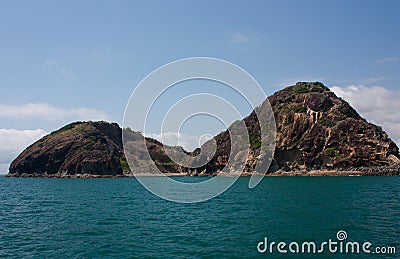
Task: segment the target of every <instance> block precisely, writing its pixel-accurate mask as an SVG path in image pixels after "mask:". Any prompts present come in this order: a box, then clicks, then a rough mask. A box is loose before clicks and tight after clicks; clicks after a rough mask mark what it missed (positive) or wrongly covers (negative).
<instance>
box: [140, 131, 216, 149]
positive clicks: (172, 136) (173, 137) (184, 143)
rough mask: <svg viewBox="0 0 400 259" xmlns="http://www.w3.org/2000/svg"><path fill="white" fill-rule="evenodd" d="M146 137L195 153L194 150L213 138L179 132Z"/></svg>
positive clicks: (150, 134) (154, 134)
mask: <svg viewBox="0 0 400 259" xmlns="http://www.w3.org/2000/svg"><path fill="white" fill-rule="evenodd" d="M144 135H145V136H146V137H150V138H154V139H156V140H158V141H160V142H162V143H163V144H165V145H169V146H181V147H183V148H184V149H185V150H186V151H193V150H194V149H196V148H198V147H200V146H201V145H203V144H204V143H205V142H206V141H207V140H209V139H211V138H212V137H211V136H209V135H203V136H192V135H188V134H182V133H178V132H164V133H162V134H161V133H159V134H157V133H146V134H144Z"/></svg>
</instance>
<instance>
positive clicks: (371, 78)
mask: <svg viewBox="0 0 400 259" xmlns="http://www.w3.org/2000/svg"><path fill="white" fill-rule="evenodd" d="M384 80H386V77H383V76H377V77H369V78H367V79H365V83H367V84H371V83H376V82H381V81H384Z"/></svg>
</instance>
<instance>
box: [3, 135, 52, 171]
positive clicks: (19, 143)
mask: <svg viewBox="0 0 400 259" xmlns="http://www.w3.org/2000/svg"><path fill="white" fill-rule="evenodd" d="M45 135H47V132H46V131H44V130H42V129H36V130H16V129H0V174H5V173H7V171H8V167H9V165H10V163H11V161H12V160H13V159H15V158H16V157H17V156H18V155H19V154H20V153H21V152H22V151H23V150H24V149H25V148H26V147H28V146H29V145H31V144H32V143H34V142H35V141H37V140H38V139H40V138H42V137H43V136H45Z"/></svg>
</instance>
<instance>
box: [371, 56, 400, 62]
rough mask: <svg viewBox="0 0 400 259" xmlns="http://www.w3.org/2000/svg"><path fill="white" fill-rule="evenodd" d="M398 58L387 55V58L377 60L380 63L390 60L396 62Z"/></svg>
mask: <svg viewBox="0 0 400 259" xmlns="http://www.w3.org/2000/svg"><path fill="white" fill-rule="evenodd" d="M398 60H399V58H398V57H385V58H381V59H377V60H376V62H378V63H388V62H396V61H398Z"/></svg>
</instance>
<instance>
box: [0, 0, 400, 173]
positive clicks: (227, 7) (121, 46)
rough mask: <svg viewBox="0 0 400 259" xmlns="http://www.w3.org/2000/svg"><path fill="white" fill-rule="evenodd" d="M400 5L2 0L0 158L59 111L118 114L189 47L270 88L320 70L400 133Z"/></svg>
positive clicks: (75, 115)
mask: <svg viewBox="0 0 400 259" xmlns="http://www.w3.org/2000/svg"><path fill="white" fill-rule="evenodd" d="M399 10H400V2H399V1H365V0H363V1H18V0H17V1H1V2H0V39H1V40H0V42H1V43H0V89H1V95H0V117H1V118H0V145H3V147H4V146H13V145H14V144H15V143H19V144H15V147H14V149H13V151H10V149H11V147H10V148H9V149H5V148H3V150H0V157H1V156H2V157H3V159H1V161H0V164H3V167H4V168H5V166H6V165H7V163H8V162H7V161H9V160H10V159H12V158H13V157H15V155H16V154H17V153H18V152H19V151H20V149H21V148H22V147H23V146H24V145H27V144H29V143H31V142H32V141H33V140H34V139H36V138H38V136H41V135H42V134H44V133H45V132H50V131H52V130H55V129H57V128H58V127H60V126H62V125H63V124H65V123H67V122H70V121H74V120H78V119H79V120H82V119H106V120H110V121H117V122H121V121H122V116H123V111H124V108H125V105H126V102H127V101H128V98H129V96H130V94H131V92H132V90H133V89H134V88H135V86H136V85H137V84H138V83H139V82H140V81H141V80H142V79H143V78H144V77H145V76H146V75H147V74H149V73H150V72H151V71H153V70H154V69H156V68H158V67H159V66H161V65H164V64H166V63H168V62H171V61H174V60H177V59H182V58H188V57H193V56H208V57H216V58H220V59H225V60H227V61H230V62H233V63H235V64H237V65H239V66H241V67H242V68H244V69H246V70H247V71H248V72H249V73H250V74H251V75H252V76H254V78H256V80H257V81H258V82H259V83H260V84H261V86H262V87H263V88H264V89H265V91H266V92H267V94H268V95H269V94H272V93H273V91H275V90H278V89H280V88H282V87H283V86H285V85H289V84H292V83H294V82H296V81H305V80H318V81H321V82H323V83H324V84H326V85H327V86H329V87H334V88H333V89H335V92H336V93H337V94H339V95H341V96H343V97H344V98H346V99H347V100H349V101H350V103H351V104H353V105H354V106H356V108H357V109H358V110H359V111H360V113H361V114H362V115H363V116H366V117H367V119H368V120H370V121H372V122H376V123H380V124H382V125H383V126H384V129H385V130H387V131H388V132H389V133H390V135H391V136H392V138H393V139H395V141H398V140H399V139H400V134H397V133H396V132H397V130H398V129H400V118H399V116H398V115H397V114H396V113H397V111H398V110H393V109H396V108H400V104H399V101H398V100H399V99H400V95H399V94H398V90H399V82H400V73H399V71H400V48H399V46H400V29H399V26H398V25H399V24H400V15H399ZM361 92H362V94H361ZM221 94H222V93H221ZM359 96H361V97H362V99H360V98H361V97H359ZM397 97H399V98H397ZM368 98H369V99H368ZM366 103H367V104H368V105H365V104H366ZM390 111H392V112H391V114H390V117H385V116H388V113H390ZM382 114H383V115H382ZM384 124H385V125H384ZM24 132H25V133H24ZM26 132H27V133H26ZM10 136H12V137H10ZM21 136H22V137H21ZM22 139H25V140H24V141H22ZM13 143H14V144H13ZM0 169H1V166H0Z"/></svg>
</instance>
